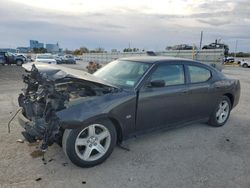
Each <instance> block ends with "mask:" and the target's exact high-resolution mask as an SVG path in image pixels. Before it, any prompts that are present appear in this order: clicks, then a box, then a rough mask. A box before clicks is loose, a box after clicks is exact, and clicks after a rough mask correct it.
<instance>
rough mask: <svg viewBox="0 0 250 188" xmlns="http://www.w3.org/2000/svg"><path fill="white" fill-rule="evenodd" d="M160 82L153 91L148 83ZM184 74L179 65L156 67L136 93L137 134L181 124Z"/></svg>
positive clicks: (183, 114)
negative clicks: (162, 85)
mask: <svg viewBox="0 0 250 188" xmlns="http://www.w3.org/2000/svg"><path fill="white" fill-rule="evenodd" d="M155 80H164V82H165V86H164V87H153V86H151V85H150V82H152V81H155ZM185 82H186V81H185V71H184V66H183V65H182V64H169V63H164V64H159V65H158V66H157V67H156V68H155V70H154V71H153V72H152V74H151V75H150V76H149V78H147V80H146V81H145V82H144V85H143V86H142V88H141V89H140V90H139V95H138V107H137V120H136V129H137V131H139V132H140V131H143V130H146V129H153V128H156V127H159V126H167V125H168V124H171V123H175V122H179V121H185V120H186V119H187V118H188V117H187V115H186V112H188V110H189V109H188V106H187V105H186V104H187V101H186V99H187V97H188V92H187V88H186V84H185Z"/></svg>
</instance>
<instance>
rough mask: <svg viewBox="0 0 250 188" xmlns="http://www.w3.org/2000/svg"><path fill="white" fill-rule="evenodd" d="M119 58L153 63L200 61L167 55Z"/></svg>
mask: <svg viewBox="0 0 250 188" xmlns="http://www.w3.org/2000/svg"><path fill="white" fill-rule="evenodd" d="M119 60H123V61H137V62H144V63H152V64H154V63H158V62H173V61H182V62H193V63H200V62H198V61H194V60H191V59H184V58H177V57H167V56H135V57H126V58H120V59H119Z"/></svg>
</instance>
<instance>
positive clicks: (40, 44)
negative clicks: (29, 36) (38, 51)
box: [30, 40, 44, 49]
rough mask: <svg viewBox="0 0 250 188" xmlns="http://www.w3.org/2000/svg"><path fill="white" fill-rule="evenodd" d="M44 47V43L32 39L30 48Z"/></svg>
mask: <svg viewBox="0 0 250 188" xmlns="http://www.w3.org/2000/svg"><path fill="white" fill-rule="evenodd" d="M34 48H44V44H43V43H41V42H39V41H37V40H30V49H34Z"/></svg>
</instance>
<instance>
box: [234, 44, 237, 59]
mask: <svg viewBox="0 0 250 188" xmlns="http://www.w3.org/2000/svg"><path fill="white" fill-rule="evenodd" d="M237 47H238V40H236V42H235V49H234V60H235V58H236V53H237Z"/></svg>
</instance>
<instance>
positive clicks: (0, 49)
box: [0, 48, 16, 53]
mask: <svg viewBox="0 0 250 188" xmlns="http://www.w3.org/2000/svg"><path fill="white" fill-rule="evenodd" d="M0 52H11V53H16V49H14V48H0Z"/></svg>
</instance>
